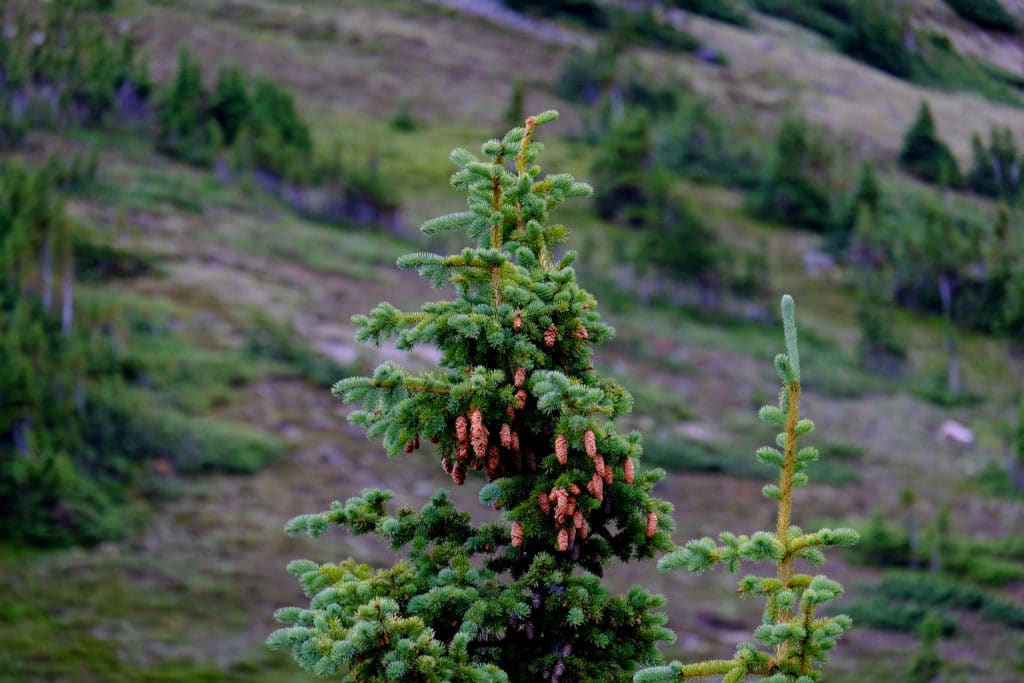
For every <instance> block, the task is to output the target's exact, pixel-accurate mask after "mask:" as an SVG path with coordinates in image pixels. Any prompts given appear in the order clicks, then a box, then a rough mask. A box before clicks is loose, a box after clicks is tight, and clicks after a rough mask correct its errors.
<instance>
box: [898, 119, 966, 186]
mask: <svg viewBox="0 0 1024 683" xmlns="http://www.w3.org/2000/svg"><path fill="white" fill-rule="evenodd" d="M899 161H900V166H902V167H903V169H904V170H905V171H907V173H910V174H911V175H913V176H917V177H918V178H920V179H922V180H925V181H928V182H930V183H939V184H942V185H960V183H961V177H960V167H959V165H958V164H957V162H956V158H955V157H954V156H953V153H952V152H950V151H949V147H947V146H946V143H945V142H943V141H942V139H941V138H940V137H939V134H938V131H937V130H936V129H935V119H934V118H933V117H932V110H931V108H930V107H929V106H928V103H927V102H921V107H920V109H918V112H917V118H916V119H915V120H914V123H913V124H911V126H910V128H908V129H907V132H906V134H905V135H904V136H903V149H902V150H900V158H899Z"/></svg>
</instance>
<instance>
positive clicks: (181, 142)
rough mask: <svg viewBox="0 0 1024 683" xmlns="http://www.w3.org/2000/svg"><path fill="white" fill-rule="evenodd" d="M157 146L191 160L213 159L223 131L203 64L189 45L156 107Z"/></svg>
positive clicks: (192, 162) (182, 53)
mask: <svg viewBox="0 0 1024 683" xmlns="http://www.w3.org/2000/svg"><path fill="white" fill-rule="evenodd" d="M156 118H157V134H156V146H157V149H158V150H160V151H161V152H163V153H164V154H167V155H169V156H172V157H175V158H178V159H181V160H182V161H186V162H188V163H191V164H197V165H202V166H205V165H207V164H209V163H210V162H211V161H213V156H214V154H215V153H216V151H217V148H218V146H219V144H220V131H219V129H218V127H217V124H216V122H215V121H214V119H213V117H212V116H211V115H210V109H209V93H207V91H206V88H204V87H203V77H202V73H201V71H200V68H199V64H198V63H196V62H195V61H193V60H192V58H191V56H190V55H189V53H188V50H186V49H185V48H182V49H181V52H180V53H179V55H178V73H177V75H176V76H175V77H174V81H172V82H171V84H170V85H169V86H168V87H167V89H166V90H164V92H163V93H162V94H161V96H160V99H159V101H158V102H157V108H156Z"/></svg>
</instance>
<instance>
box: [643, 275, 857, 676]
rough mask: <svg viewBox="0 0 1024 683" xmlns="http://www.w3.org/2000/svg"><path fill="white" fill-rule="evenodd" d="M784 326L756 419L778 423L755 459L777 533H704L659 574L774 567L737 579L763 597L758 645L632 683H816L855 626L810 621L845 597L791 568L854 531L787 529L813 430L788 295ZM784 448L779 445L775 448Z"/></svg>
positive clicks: (813, 452)
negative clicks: (751, 682) (770, 386)
mask: <svg viewBox="0 0 1024 683" xmlns="http://www.w3.org/2000/svg"><path fill="white" fill-rule="evenodd" d="M782 323H783V329H784V330H785V339H786V353H780V354H779V355H778V356H776V357H775V367H776V369H777V370H778V372H779V375H780V376H781V378H782V393H781V394H780V397H779V404H778V406H770V405H769V406H764V407H763V408H761V410H760V412H759V416H760V417H761V419H762V420H764V421H765V422H768V423H770V424H773V425H778V426H779V427H782V428H783V431H782V432H780V433H779V434H778V437H777V438H776V443H777V445H778V446H779V448H774V447H771V446H763V447H761V448H759V449H758V450H757V460H758V462H760V463H761V464H763V465H768V466H771V467H773V468H776V469H777V470H778V471H779V479H778V482H779V483H778V485H775V484H768V485H766V486H765V487H764V489H763V493H764V496H765V497H766V498H768V499H771V500H776V501H778V517H777V521H778V524H777V525H776V531H775V533H774V534H773V533H771V532H769V531H757V532H755V533H753V534H751V535H749V536H748V535H746V534H743V535H739V536H737V535H735V534H733V533H730V532H728V531H724V532H722V533H721V534H720V535H719V537H718V542H716V541H715V540H714V539H713V538H709V537H704V538H701V539H700V540H693V541H690V542H688V543H687V544H686V545H685V546H683V547H680V548H676V549H675V550H673V551H672V552H671V553H669V554H668V555H666V556H665V557H663V558H662V559H661V560H660V561H659V562H658V568H659V569H660V570H662V571H673V570H677V569H684V568H685V569H687V570H689V571H691V572H693V573H695V574H702V573H704V572H706V571H709V570H712V569H714V568H715V567H716V566H718V565H719V564H721V565H724V566H725V567H726V568H727V569H728V570H729V571H730V572H736V571H737V570H738V569H739V567H740V564H741V563H743V562H744V561H746V562H765V563H768V564H774V565H775V566H776V570H777V571H776V576H775V577H761V576H756V575H753V574H750V575H747V576H745V577H744V578H742V579H740V581H739V589H738V591H737V592H739V593H740V594H741V595H742V596H744V597H746V596H748V595H749V596H756V597H759V598H761V597H763V598H764V599H765V601H766V604H765V610H764V618H763V619H762V622H761V625H760V626H758V627H757V629H756V630H755V631H754V638H755V639H756V640H757V641H758V643H759V646H756V645H752V644H750V643H742V644H740V645H739V646H738V647H737V648H736V655H735V657H733V659H729V660H708V661H703V662H696V663H693V664H681V663H679V662H678V661H676V662H672V664H670V665H668V666H662V667H656V668H651V669H646V670H643V671H640V672H639V673H637V675H636V677H635V679H634V680H635V681H636V682H637V683H655V682H657V681H680V680H687V679H690V678H704V677H709V676H724V678H723V680H725V681H740V680H742V679H743V678H745V677H746V676H759V677H764V678H766V679H768V680H773V679H774V680H777V681H787V680H800V679H801V678H802V679H803V680H805V681H814V680H821V677H822V674H821V672H820V671H819V669H820V667H821V666H823V665H824V664H825V663H827V662H828V660H829V651H830V650H832V649H833V648H834V647H835V645H836V641H837V640H838V639H839V637H840V636H842V634H843V633H844V632H845V631H847V630H848V629H849V628H850V627H851V626H852V624H853V622H852V621H851V620H850V618H849V617H848V616H846V615H842V614H840V615H838V616H829V617H820V618H815V613H816V611H817V609H818V607H819V606H820V605H822V604H825V603H828V602H830V601H832V600H835V599H836V598H838V597H839V596H841V595H842V594H843V587H842V585H840V584H839V583H838V582H836V581H834V580H832V579H829V578H828V577H826V576H825V575H823V574H818V575H817V576H814V577H812V576H809V575H807V574H800V573H794V571H793V565H794V562H795V560H797V559H800V560H805V561H806V562H808V563H809V564H811V565H812V566H815V567H820V566H821V565H823V564H824V563H825V554H824V553H823V552H822V549H824V548H830V547H843V546H850V545H854V544H856V543H857V541H858V538H859V535H858V534H857V532H856V531H854V530H853V529H819V530H818V531H816V532H813V533H807V534H805V533H804V532H803V531H802V530H801V529H800V527H798V526H791V523H792V514H793V487H795V486H796V487H799V486H804V485H806V484H807V481H808V476H807V466H808V465H809V464H811V463H813V462H815V461H816V460H817V459H818V457H819V453H818V450H817V449H816V448H813V447H804V448H800V449H799V450H798V449H797V439H798V437H800V436H802V435H804V434H808V433H810V432H811V431H812V430H813V429H814V423H813V422H811V421H810V420H808V419H806V418H805V419H801V418H800V393H801V388H800V386H801V385H800V353H799V348H798V345H797V336H796V335H797V333H796V320H795V317H794V313H793V299H792V297H790V296H789V295H786V296H784V297H783V298H782ZM780 449H782V450H780Z"/></svg>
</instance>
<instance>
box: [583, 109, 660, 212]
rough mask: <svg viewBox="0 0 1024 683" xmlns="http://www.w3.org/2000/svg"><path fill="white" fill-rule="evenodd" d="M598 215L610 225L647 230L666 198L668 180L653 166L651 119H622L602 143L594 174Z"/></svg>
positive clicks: (642, 115) (639, 115) (643, 116)
mask: <svg viewBox="0 0 1024 683" xmlns="http://www.w3.org/2000/svg"><path fill="white" fill-rule="evenodd" d="M592 175H593V178H594V182H595V184H596V185H597V187H598V190H597V191H596V192H595V193H594V208H595V210H596V211H597V215H598V216H600V217H601V218H603V219H604V220H608V221H615V222H617V223H620V224H623V225H627V226H631V227H637V228H642V227H647V226H649V225H651V224H652V223H653V222H654V220H655V217H656V214H657V209H656V208H655V206H654V205H655V204H656V202H657V200H658V199H660V198H662V197H664V196H665V194H666V192H667V188H666V187H665V183H666V181H667V179H666V178H665V177H664V176H663V175H661V174H659V173H658V169H657V168H656V167H654V163H653V142H652V140H651V132H650V118H649V116H648V115H647V114H646V112H643V111H638V112H635V113H632V112H631V113H629V114H627V115H623V116H622V117H621V118H620V119H619V120H618V121H617V122H616V123H615V124H613V126H612V127H611V129H610V130H609V131H608V134H607V135H606V136H605V137H604V138H603V140H602V141H601V147H600V149H599V151H598V155H597V158H596V159H595V160H594V167H593V171H592Z"/></svg>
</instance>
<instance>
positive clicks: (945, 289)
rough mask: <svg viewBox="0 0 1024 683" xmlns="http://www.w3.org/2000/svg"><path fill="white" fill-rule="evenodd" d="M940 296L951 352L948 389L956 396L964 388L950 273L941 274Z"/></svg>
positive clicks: (946, 340)
mask: <svg viewBox="0 0 1024 683" xmlns="http://www.w3.org/2000/svg"><path fill="white" fill-rule="evenodd" d="M939 297H940V298H941V299H942V314H943V316H944V317H945V328H946V329H945V333H946V339H945V346H946V352H947V353H948V354H949V365H948V367H947V372H946V389H947V390H948V391H949V393H950V394H953V395H954V396H956V395H959V394H960V391H961V389H962V385H961V381H960V357H959V355H958V354H957V350H956V334H955V331H954V329H953V278H951V277H950V276H949V274H948V273H943V274H942V275H940V276H939Z"/></svg>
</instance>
